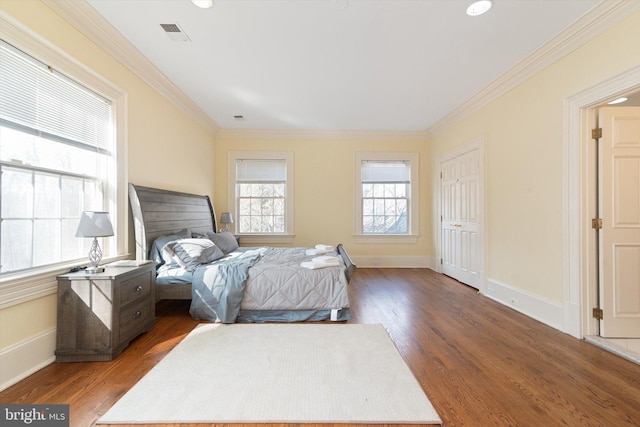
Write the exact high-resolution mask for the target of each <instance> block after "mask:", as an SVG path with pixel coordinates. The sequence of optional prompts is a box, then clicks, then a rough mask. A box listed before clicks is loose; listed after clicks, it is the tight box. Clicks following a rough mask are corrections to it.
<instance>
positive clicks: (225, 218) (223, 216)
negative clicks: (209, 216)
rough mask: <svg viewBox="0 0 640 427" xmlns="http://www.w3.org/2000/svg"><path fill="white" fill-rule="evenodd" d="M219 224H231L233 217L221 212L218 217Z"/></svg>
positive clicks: (228, 213)
mask: <svg viewBox="0 0 640 427" xmlns="http://www.w3.org/2000/svg"><path fill="white" fill-rule="evenodd" d="M220 223H221V224H233V215H231V213H230V212H222V214H221V215H220Z"/></svg>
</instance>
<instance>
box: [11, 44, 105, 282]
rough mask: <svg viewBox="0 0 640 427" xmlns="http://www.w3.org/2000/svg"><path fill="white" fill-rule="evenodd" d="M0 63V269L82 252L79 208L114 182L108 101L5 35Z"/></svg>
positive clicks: (93, 206)
mask: <svg viewBox="0 0 640 427" xmlns="http://www.w3.org/2000/svg"><path fill="white" fill-rule="evenodd" d="M0 63H1V64H2V66H1V67H0V171H1V172H2V175H1V176H2V180H1V191H0V206H1V209H0V217H1V226H0V247H1V251H2V253H1V256H0V261H1V266H0V274H5V273H13V272H18V271H24V270H29V269H31V268H34V267H42V266H48V265H56V264H60V263H64V262H69V261H72V260H80V259H84V258H86V254H87V253H88V250H89V245H90V243H91V242H90V239H80V238H77V237H75V232H76V228H77V224H78V220H79V218H80V215H81V213H82V211H83V210H108V208H109V205H108V203H107V201H108V200H109V199H110V198H111V199H113V194H112V193H110V192H113V189H114V188H115V186H116V185H115V180H116V175H117V174H116V172H115V170H116V166H117V165H116V164H115V162H116V159H115V157H114V146H115V136H114V134H115V132H114V130H115V125H114V119H113V106H112V103H111V101H110V100H108V99H106V98H105V97H102V96H100V95H99V94H97V93H95V92H94V91H92V90H90V89H89V88H87V87H86V86H84V85H82V84H81V83H79V82H77V81H75V80H73V79H71V78H69V77H67V76H65V75H63V74H61V73H59V72H57V71H55V70H54V69H53V68H52V67H50V66H48V65H47V64H45V63H43V62H40V61H38V60H37V59H35V58H33V57H31V56H30V55H28V54H26V53H24V52H22V51H20V50H19V49H17V48H15V47H13V46H11V45H9V44H8V43H6V42H4V41H2V42H0ZM103 249H105V255H109V253H108V251H109V247H108V246H106V247H104V245H103Z"/></svg>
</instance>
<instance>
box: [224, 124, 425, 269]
mask: <svg viewBox="0 0 640 427" xmlns="http://www.w3.org/2000/svg"><path fill="white" fill-rule="evenodd" d="M224 134H225V132H224V131H223V132H221V135H220V136H219V137H218V138H217V140H216V164H215V171H216V177H215V181H216V192H215V197H214V204H215V206H216V211H217V212H218V216H219V214H220V212H223V211H226V210H227V209H228V208H229V206H228V199H227V198H228V178H227V172H228V168H227V157H228V153H229V152H230V151H291V152H293V153H294V168H295V170H294V174H295V177H294V183H295V238H294V240H293V242H292V243H291V244H290V245H288V246H314V245H315V244H317V243H323V244H331V245H335V244H337V243H343V244H344V245H345V247H346V248H347V251H348V252H349V255H350V256H352V258H353V259H354V261H355V262H356V263H357V264H360V265H361V266H362V262H365V263H368V264H370V265H369V266H371V264H377V265H390V264H396V265H400V266H407V265H408V264H411V263H422V266H423V267H424V266H426V265H425V263H427V262H428V261H427V258H429V257H428V256H429V255H430V253H429V248H430V245H431V239H432V237H431V234H430V226H429V224H430V210H429V203H430V202H431V201H430V191H431V189H430V188H429V186H428V181H429V176H430V173H431V172H430V167H431V163H430V161H429V149H428V144H427V143H426V139H425V138H424V136H422V137H420V136H415V135H414V134H411V136H407V134H405V133H401V132H398V133H394V134H393V135H388V136H387V135H384V136H381V134H373V133H359V134H349V135H331V136H327V137H320V136H319V135H320V133H318V134H312V133H310V134H308V135H307V136H304V135H303V136H298V137H291V136H289V135H286V134H285V133H283V134H282V135H281V136H280V137H278V136H272V137H269V138H263V137H259V136H255V134H254V133H247V135H243V134H242V132H237V133H236V135H235V136H234V137H225V135H224ZM251 135H254V136H251ZM379 151H387V152H408V153H418V155H419V159H418V162H419V167H420V172H419V193H420V196H419V216H420V226H419V230H418V235H419V237H418V239H417V242H416V243H408V244H381V243H376V244H369V243H367V244H363V243H355V241H354V237H353V235H354V232H355V230H354V209H355V206H354V191H355V183H354V179H355V153H357V152H379ZM365 266H366V265H365Z"/></svg>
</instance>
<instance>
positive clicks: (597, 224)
mask: <svg viewBox="0 0 640 427" xmlns="http://www.w3.org/2000/svg"><path fill="white" fill-rule="evenodd" d="M591 228H594V229H596V230H600V229H601V228H602V218H593V219H592V220H591Z"/></svg>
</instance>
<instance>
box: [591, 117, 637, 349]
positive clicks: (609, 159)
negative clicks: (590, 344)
mask: <svg viewBox="0 0 640 427" xmlns="http://www.w3.org/2000/svg"><path fill="white" fill-rule="evenodd" d="M599 126H600V127H601V128H602V138H601V139H600V144H599V147H600V153H599V159H600V160H599V196H600V198H599V210H600V218H602V228H601V229H600V231H599V233H600V260H599V263H600V308H602V311H603V320H601V322H600V335H601V336H603V337H619V338H640V107H607V108H601V109H600V114H599Z"/></svg>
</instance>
